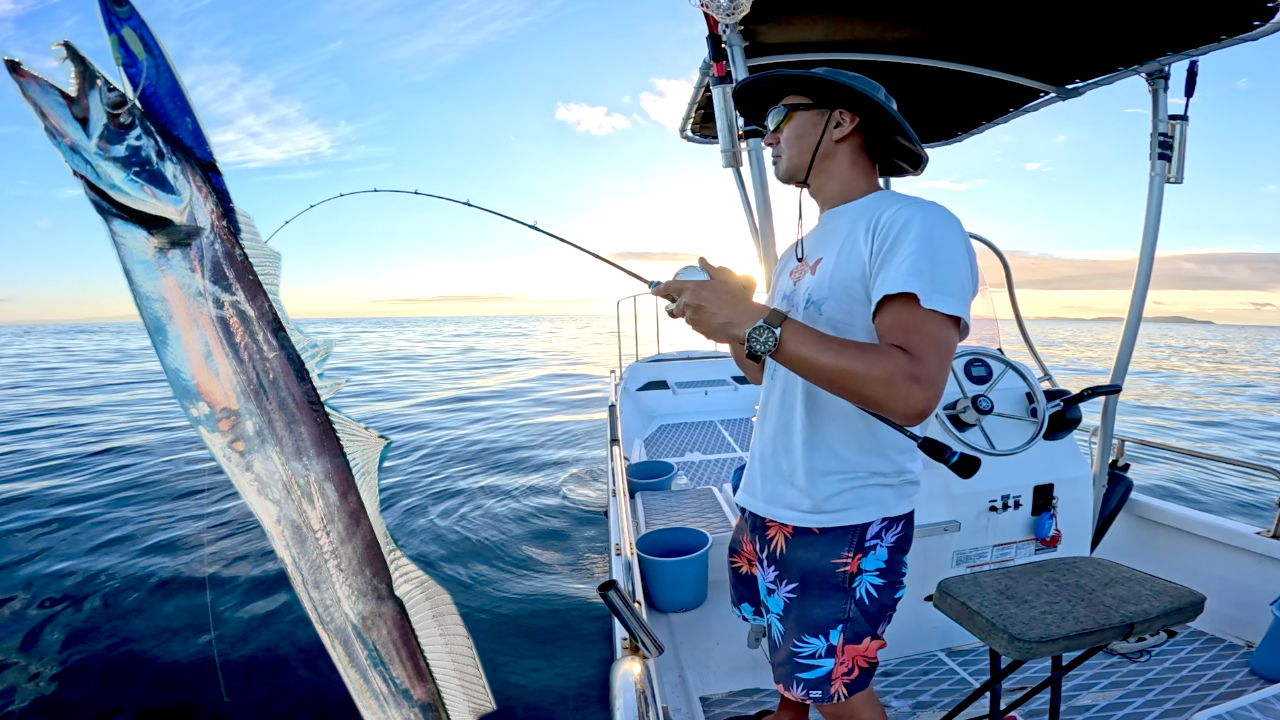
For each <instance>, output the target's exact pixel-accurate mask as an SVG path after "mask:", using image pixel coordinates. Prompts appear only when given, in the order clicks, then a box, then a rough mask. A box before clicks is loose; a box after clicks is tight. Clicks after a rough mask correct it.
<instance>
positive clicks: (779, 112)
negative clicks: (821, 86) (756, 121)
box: [764, 103, 829, 133]
mask: <svg viewBox="0 0 1280 720" xmlns="http://www.w3.org/2000/svg"><path fill="white" fill-rule="evenodd" d="M827 109H829V108H824V107H821V106H819V105H818V104H817V103H784V104H782V105H774V106H773V107H771V108H769V112H767V113H765V116H764V129H765V132H771V133H773V132H779V131H781V130H782V126H783V125H786V124H787V121H788V120H790V119H791V113H793V112H802V111H804V110H827Z"/></svg>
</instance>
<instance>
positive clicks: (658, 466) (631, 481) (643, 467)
mask: <svg viewBox="0 0 1280 720" xmlns="http://www.w3.org/2000/svg"><path fill="white" fill-rule="evenodd" d="M675 479H676V466H675V464H674V463H669V462H667V461H666V460H643V461H641V462H634V463H631V464H630V465H628V466H627V487H628V488H630V490H631V492H630V495H631V497H635V496H636V493H638V492H641V491H643V490H670V489H671V481H673V480H675Z"/></svg>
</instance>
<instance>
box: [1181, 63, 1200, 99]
mask: <svg viewBox="0 0 1280 720" xmlns="http://www.w3.org/2000/svg"><path fill="white" fill-rule="evenodd" d="M1199 77H1200V61H1199V60H1192V61H1191V63H1190V64H1189V65H1188V66H1187V84H1186V87H1185V89H1184V90H1183V91H1182V97H1184V98H1186V99H1188V100H1190V99H1191V96H1192V95H1195V94H1196V79H1197V78H1199Z"/></svg>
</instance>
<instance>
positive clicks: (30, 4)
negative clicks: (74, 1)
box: [0, 0, 57, 22]
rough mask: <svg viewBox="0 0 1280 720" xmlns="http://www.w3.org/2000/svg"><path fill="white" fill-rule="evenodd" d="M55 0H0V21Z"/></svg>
mask: <svg viewBox="0 0 1280 720" xmlns="http://www.w3.org/2000/svg"><path fill="white" fill-rule="evenodd" d="M56 1H57V0H0V22H4V21H6V20H12V19H14V18H16V17H18V16H19V15H22V14H23V13H27V12H31V11H32V10H35V9H36V8H38V7H40V6H41V5H49V4H50V3H53V2H56Z"/></svg>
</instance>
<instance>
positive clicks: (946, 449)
mask: <svg viewBox="0 0 1280 720" xmlns="http://www.w3.org/2000/svg"><path fill="white" fill-rule="evenodd" d="M373 193H384V194H394V195H410V196H413V197H420V198H429V199H432V200H443V201H445V202H451V203H453V204H455V205H461V206H463V207H468V208H471V209H473V210H480V211H482V212H486V213H489V214H490V215H494V216H496V217H500V218H502V219H503V220H508V221H510V222H513V223H515V224H517V225H522V226H524V227H526V228H528V229H530V230H533V231H534V232H538V233H542V234H543V235H546V236H547V237H549V238H552V239H554V240H559V241H560V242H562V243H564V244H565V245H568V246H569V247H571V248H574V249H575V250H579V251H581V252H584V253H586V254H588V255H590V256H591V257H593V258H595V259H596V260H599V261H600V262H602V263H604V264H606V265H608V266H609V267H611V268H613V269H615V270H620V271H622V272H624V273H626V274H627V275H629V276H631V277H632V278H635V279H636V280H639V281H640V282H642V283H644V285H645V287H647V288H649V289H650V290H652V289H654V288H656V287H658V286H659V285H661V284H662V283H661V281H659V280H647V279H645V278H644V277H642V276H640V275H638V274H636V273H634V272H632V271H630V270H628V269H626V268H624V267H622V266H621V265H619V264H618V263H616V262H614V261H612V260H610V259H609V258H606V257H603V256H601V255H597V254H596V253H593V252H591V251H590V250H588V249H586V248H584V247H582V246H581V245H579V244H577V243H575V242H571V241H569V240H566V239H565V238H562V237H560V236H559V235H556V234H555V233H553V232H549V231H547V230H544V229H543V228H540V227H538V223H537V222H531V223H529V222H525V221H523V220H520V219H517V218H514V217H511V216H510V215H507V214H505V213H500V212H498V211H497V210H491V209H489V208H487V207H484V206H482V205H476V204H475V203H473V202H471V200H457V199H454V198H451V197H445V196H443V195H433V194H431V193H424V192H419V191H417V190H389V189H384V188H373V189H371V190H356V191H355V192H349V193H338V194H337V195H334V196H332V197H328V198H325V199H324V200H321V201H320V202H318V203H313V204H311V205H309V206H307V208H306V209H304V210H302V211H301V212H299V213H297V214H296V215H294V216H293V217H291V218H289V219H288V220H285V221H284V223H283V224H281V225H280V227H278V228H276V229H275V231H274V232H272V233H271V234H270V235H269V236H267V239H266V240H265V241H264V242H268V243H269V242H271V239H272V238H274V237H275V236H276V235H278V234H279V233H280V231H281V230H284V229H285V228H286V227H288V225H289V223H291V222H293V221H294V220H297V219H298V218H300V217H302V216H303V215H306V214H307V213H309V212H311V211H312V210H315V209H316V208H318V207H320V206H321V205H324V204H325V203H329V202H332V201H334V200H339V199H342V198H348V197H354V196H356V195H370V194H373ZM686 269H687V270H689V271H698V272H700V273H701V276H699V277H681V273H679V272H678V273H676V275H677V279H681V280H685V279H688V280H694V279H699V280H710V279H711V276H710V275H709V274H707V272H706V271H705V270H703V269H702V268H699V267H696V266H693V267H689V268H686ZM693 274H694V275H696V273H693ZM667 299H668V300H671V301H672V302H675V300H676V298H673V297H668V298H667ZM854 407H856V408H858V409H859V410H862V411H863V412H865V413H866V414H868V415H870V416H871V417H873V418H875V419H876V420H879V421H880V422H882V423H884V424H885V425H886V426H888V427H890V428H892V429H894V430H896V431H897V432H898V433H900V434H901V435H903V436H904V437H906V438H907V439H908V440H911V441H912V442H913V443H915V446H916V447H917V448H919V450H920V452H922V453H924V454H925V456H926V457H928V458H929V459H931V460H934V461H935V462H937V463H939V464H940V465H942V466H943V467H945V468H947V469H948V470H950V471H951V472H953V473H955V475H956V476H957V477H959V478H960V479H962V480H968V479H969V478H971V477H973V476H974V475H975V474H977V472H978V469H979V468H981V467H982V459H981V458H979V457H977V456H976V455H969V454H968V453H962V452H960V451H958V450H955V449H953V448H952V447H951V446H949V445H947V444H946V443H944V442H942V441H940V440H935V439H933V438H931V437H924V436H921V435H917V434H916V433H914V432H912V431H910V430H908V429H907V428H905V427H903V426H901V425H899V424H898V423H896V422H894V421H892V420H890V419H889V418H887V417H885V416H883V415H880V414H878V413H874V412H871V411H870V410H867V409H866V408H864V407H860V406H858V405H854Z"/></svg>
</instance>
